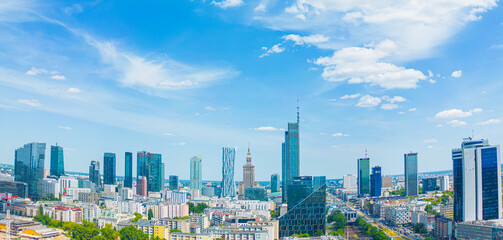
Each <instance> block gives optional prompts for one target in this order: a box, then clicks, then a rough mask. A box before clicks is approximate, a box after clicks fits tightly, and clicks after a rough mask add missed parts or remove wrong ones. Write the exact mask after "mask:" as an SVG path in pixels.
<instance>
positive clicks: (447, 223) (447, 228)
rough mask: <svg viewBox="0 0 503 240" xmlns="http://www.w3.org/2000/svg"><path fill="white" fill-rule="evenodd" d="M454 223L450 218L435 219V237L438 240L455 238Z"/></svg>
mask: <svg viewBox="0 0 503 240" xmlns="http://www.w3.org/2000/svg"><path fill="white" fill-rule="evenodd" d="M453 233H454V221H453V220H452V219H449V218H445V217H441V216H437V217H435V227H434V230H433V236H434V237H435V239H437V240H451V239H453V238H454V236H453Z"/></svg>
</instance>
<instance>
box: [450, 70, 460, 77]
mask: <svg viewBox="0 0 503 240" xmlns="http://www.w3.org/2000/svg"><path fill="white" fill-rule="evenodd" d="M462 75H463V71H461V70H457V71H454V72H452V74H451V77H453V78H459V77H461V76H462Z"/></svg>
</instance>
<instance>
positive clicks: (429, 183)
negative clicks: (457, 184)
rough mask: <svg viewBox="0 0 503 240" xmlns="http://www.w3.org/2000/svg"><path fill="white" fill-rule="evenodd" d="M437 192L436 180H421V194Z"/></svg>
mask: <svg viewBox="0 0 503 240" xmlns="http://www.w3.org/2000/svg"><path fill="white" fill-rule="evenodd" d="M430 191H438V184H437V178H423V192H430Z"/></svg>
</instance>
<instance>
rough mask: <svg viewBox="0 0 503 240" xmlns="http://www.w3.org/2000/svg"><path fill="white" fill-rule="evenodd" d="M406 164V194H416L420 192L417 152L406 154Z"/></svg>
mask: <svg viewBox="0 0 503 240" xmlns="http://www.w3.org/2000/svg"><path fill="white" fill-rule="evenodd" d="M404 165H405V168H404V169H405V173H404V175H405V195H406V196H415V195H418V194H419V191H418V179H417V153H412V152H411V153H406V154H404Z"/></svg>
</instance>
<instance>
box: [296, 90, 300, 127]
mask: <svg viewBox="0 0 503 240" xmlns="http://www.w3.org/2000/svg"><path fill="white" fill-rule="evenodd" d="M299 112H300V108H299V94H298V93H297V124H298V123H299V118H300V117H299V115H300V114H299Z"/></svg>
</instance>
